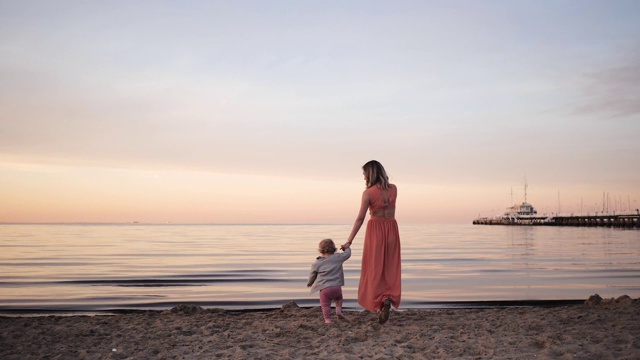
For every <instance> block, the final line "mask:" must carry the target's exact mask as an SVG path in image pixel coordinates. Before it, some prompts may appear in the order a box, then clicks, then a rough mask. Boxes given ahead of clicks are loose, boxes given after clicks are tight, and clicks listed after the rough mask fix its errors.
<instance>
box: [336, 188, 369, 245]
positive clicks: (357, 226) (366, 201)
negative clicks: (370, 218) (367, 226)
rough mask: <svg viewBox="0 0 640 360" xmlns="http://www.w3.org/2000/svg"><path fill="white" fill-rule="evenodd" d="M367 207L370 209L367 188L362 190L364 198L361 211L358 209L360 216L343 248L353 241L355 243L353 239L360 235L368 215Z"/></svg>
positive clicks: (361, 202)
mask: <svg viewBox="0 0 640 360" xmlns="http://www.w3.org/2000/svg"><path fill="white" fill-rule="evenodd" d="M367 209H369V193H368V192H367V191H366V190H365V191H363V192H362V200H361V201H360V211H358V216H357V217H356V221H354V223H353V228H351V234H349V237H348V238H347V242H346V243H345V244H344V245H342V248H343V249H346V248H349V246H351V243H353V239H354V238H355V237H356V235H358V231H360V228H361V227H362V224H363V223H364V218H365V216H367Z"/></svg>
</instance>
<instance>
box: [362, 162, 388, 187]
mask: <svg viewBox="0 0 640 360" xmlns="http://www.w3.org/2000/svg"><path fill="white" fill-rule="evenodd" d="M362 171H363V172H364V177H365V181H366V182H367V188H370V187H372V186H375V185H380V187H382V188H383V189H388V188H389V177H388V176H387V172H386V171H384V167H383V166H382V164H380V163H379V162H377V161H375V160H371V161H369V162H368V163H366V164H364V165H363V166H362Z"/></svg>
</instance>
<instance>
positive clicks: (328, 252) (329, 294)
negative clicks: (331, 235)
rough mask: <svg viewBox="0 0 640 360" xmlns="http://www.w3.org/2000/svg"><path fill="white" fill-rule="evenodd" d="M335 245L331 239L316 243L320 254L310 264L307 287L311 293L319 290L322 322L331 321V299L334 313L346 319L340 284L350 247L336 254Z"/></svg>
mask: <svg viewBox="0 0 640 360" xmlns="http://www.w3.org/2000/svg"><path fill="white" fill-rule="evenodd" d="M336 250H337V248H336V245H335V244H334V243H333V240H331V239H324V240H322V241H320V244H319V245H318V251H319V252H320V254H321V256H318V257H317V258H316V262H315V263H313V265H311V274H310V275H309V282H308V283H307V287H310V288H311V294H313V293H314V292H316V291H318V290H319V291H320V307H322V315H323V316H324V322H325V323H327V324H330V323H331V321H332V320H331V301H335V303H336V315H337V316H338V317H339V318H340V319H343V320H347V319H346V318H345V317H344V315H343V314H342V286H343V285H344V270H343V269H342V263H344V262H345V261H347V259H349V258H350V257H351V249H350V248H347V249H345V250H344V252H342V253H337V254H336Z"/></svg>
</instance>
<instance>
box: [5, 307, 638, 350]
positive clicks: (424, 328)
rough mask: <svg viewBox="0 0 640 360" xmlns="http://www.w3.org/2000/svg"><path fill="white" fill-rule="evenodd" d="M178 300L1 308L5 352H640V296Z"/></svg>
mask: <svg viewBox="0 0 640 360" xmlns="http://www.w3.org/2000/svg"><path fill="white" fill-rule="evenodd" d="M347 316H348V320H349V321H348V322H346V321H338V320H337V319H336V321H334V323H332V324H328V325H326V324H324V322H323V319H322V313H321V311H320V308H319V307H313V308H299V307H298V306H297V305H296V304H295V303H288V304H284V305H283V306H282V308H281V309H276V310H268V311H252V312H247V311H244V312H242V311H240V312H239V311H225V310H220V309H202V308H199V307H195V306H184V305H181V306H178V307H175V308H173V309H171V310H165V311H143V312H136V313H131V314H119V315H96V316H79V315H74V316H2V317H0V358H2V359H43V358H47V359H154V358H163V359H208V358H222V359H277V358H279V359H284V358H287V359H288V358H292V359H455V358H461V359H534V358H535V359H545V358H549V359H639V358H640V299H632V298H630V297H628V296H620V297H618V298H616V299H601V298H600V297H599V296H597V295H594V296H591V297H590V298H589V300H586V301H585V303H584V304H581V305H573V306H557V307H535V306H527V307H501V308H474V309H436V310H432V309H408V310H402V311H393V312H392V313H391V319H390V320H389V322H388V323H386V324H384V325H380V324H378V323H377V315H376V314H374V313H370V312H367V311H351V312H348V313H347Z"/></svg>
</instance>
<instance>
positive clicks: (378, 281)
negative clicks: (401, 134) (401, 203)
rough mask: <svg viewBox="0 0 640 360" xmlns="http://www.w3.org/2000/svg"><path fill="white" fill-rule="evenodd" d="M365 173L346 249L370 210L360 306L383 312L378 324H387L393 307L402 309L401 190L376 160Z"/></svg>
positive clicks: (368, 164) (361, 277) (360, 286)
mask: <svg viewBox="0 0 640 360" xmlns="http://www.w3.org/2000/svg"><path fill="white" fill-rule="evenodd" d="M362 173H363V175H364V180H365V182H366V189H365V190H364V192H363V193H362V201H361V203H360V211H359V212H358V217H357V218H356V220H355V222H354V224H353V228H352V229H351V234H350V235H349V238H348V239H347V242H346V243H345V244H344V245H342V248H343V249H347V248H349V247H350V246H351V244H352V243H353V239H354V238H355V237H356V235H357V234H358V231H359V230H360V227H362V224H363V223H364V218H365V216H366V214H367V210H369V213H370V215H371V217H370V219H369V221H368V222H367V229H366V232H365V235H364V249H363V252H362V272H361V273H360V285H359V286H358V303H359V304H360V306H362V307H364V308H365V309H367V310H369V311H379V312H380V313H379V316H378V321H379V322H380V324H384V323H385V322H386V321H387V320H388V319H389V309H390V307H391V305H393V307H395V308H398V307H399V306H400V293H401V284H400V273H401V269H400V234H399V231H398V223H397V222H396V219H395V212H396V198H397V195H398V189H397V188H396V186H395V185H393V184H389V177H388V176H387V173H386V172H385V171H384V167H383V166H382V164H380V163H379V162H377V161H375V160H371V161H369V162H368V163H366V164H364V166H363V167H362Z"/></svg>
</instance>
